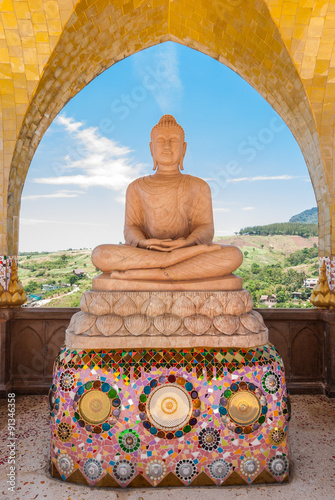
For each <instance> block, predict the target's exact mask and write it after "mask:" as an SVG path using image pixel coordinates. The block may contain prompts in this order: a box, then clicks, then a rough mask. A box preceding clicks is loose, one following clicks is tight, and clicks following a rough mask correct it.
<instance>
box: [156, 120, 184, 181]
mask: <svg viewBox="0 0 335 500" xmlns="http://www.w3.org/2000/svg"><path fill="white" fill-rule="evenodd" d="M150 150H151V154H152V157H153V159H154V162H155V163H156V164H157V165H158V170H159V171H161V172H168V171H170V170H179V169H178V165H179V164H180V163H181V162H182V160H183V158H184V155H185V152H186V142H184V137H183V133H182V132H181V130H180V128H178V127H159V128H158V129H156V130H155V131H154V133H153V137H152V142H151V143H150Z"/></svg>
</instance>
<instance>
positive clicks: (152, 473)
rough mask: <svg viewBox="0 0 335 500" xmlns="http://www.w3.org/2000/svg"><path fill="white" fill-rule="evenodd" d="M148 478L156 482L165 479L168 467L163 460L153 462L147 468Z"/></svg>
mask: <svg viewBox="0 0 335 500" xmlns="http://www.w3.org/2000/svg"><path fill="white" fill-rule="evenodd" d="M146 474H147V476H148V477H149V478H150V479H152V480H155V481H158V480H160V479H163V477H164V476H165V475H166V465H165V463H164V462H163V461H162V460H152V461H151V462H149V464H148V465H147V468H146Z"/></svg>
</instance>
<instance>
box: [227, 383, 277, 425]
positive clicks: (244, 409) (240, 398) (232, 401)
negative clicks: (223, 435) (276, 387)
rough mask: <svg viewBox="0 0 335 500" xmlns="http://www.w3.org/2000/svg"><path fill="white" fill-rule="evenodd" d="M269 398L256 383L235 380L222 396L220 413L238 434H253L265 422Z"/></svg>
mask: <svg viewBox="0 0 335 500" xmlns="http://www.w3.org/2000/svg"><path fill="white" fill-rule="evenodd" d="M267 411H268V407H267V399H266V397H265V396H264V395H263V393H262V391H261V390H260V389H259V388H258V387H256V386H255V384H252V383H250V382H249V383H248V382H243V381H237V382H233V383H232V384H231V385H230V387H229V388H227V389H226V390H225V391H224V393H223V394H221V397H220V406H219V413H220V415H221V420H222V422H223V423H224V424H225V425H226V426H227V428H228V429H229V430H231V431H233V432H236V433H237V434H251V433H252V432H255V431H256V430H257V429H258V428H259V427H260V425H261V424H263V423H264V422H265V416H266V414H267Z"/></svg>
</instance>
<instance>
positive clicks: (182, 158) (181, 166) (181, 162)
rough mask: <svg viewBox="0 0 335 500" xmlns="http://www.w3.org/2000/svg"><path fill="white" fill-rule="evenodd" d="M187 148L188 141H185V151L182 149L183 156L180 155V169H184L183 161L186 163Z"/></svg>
mask: <svg viewBox="0 0 335 500" xmlns="http://www.w3.org/2000/svg"><path fill="white" fill-rule="evenodd" d="M186 148H187V142H184V144H183V151H182V154H181V157H180V161H179V167H180V170H184V167H183V163H184V156H185V153H186Z"/></svg>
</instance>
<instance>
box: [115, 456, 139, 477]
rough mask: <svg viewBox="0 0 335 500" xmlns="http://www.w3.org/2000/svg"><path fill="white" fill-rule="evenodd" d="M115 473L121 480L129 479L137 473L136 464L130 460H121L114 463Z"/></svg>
mask: <svg viewBox="0 0 335 500" xmlns="http://www.w3.org/2000/svg"><path fill="white" fill-rule="evenodd" d="M113 474H114V476H115V478H116V479H118V480H119V481H121V482H125V481H128V480H129V479H131V478H132V477H133V476H134V474H135V466H134V464H132V463H131V462H130V461H129V460H120V461H119V462H117V463H116V464H114V466H113Z"/></svg>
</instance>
